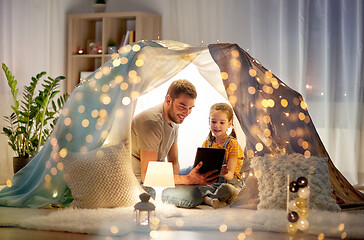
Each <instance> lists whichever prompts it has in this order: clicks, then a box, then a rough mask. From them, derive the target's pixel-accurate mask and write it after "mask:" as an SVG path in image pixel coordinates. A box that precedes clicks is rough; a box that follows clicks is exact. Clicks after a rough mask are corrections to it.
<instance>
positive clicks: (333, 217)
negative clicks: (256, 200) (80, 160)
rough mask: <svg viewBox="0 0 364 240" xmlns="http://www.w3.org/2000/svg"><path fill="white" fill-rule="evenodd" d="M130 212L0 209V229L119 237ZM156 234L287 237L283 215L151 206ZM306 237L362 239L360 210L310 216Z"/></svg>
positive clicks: (125, 209) (125, 229)
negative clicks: (239, 233)
mask: <svg viewBox="0 0 364 240" xmlns="http://www.w3.org/2000/svg"><path fill="white" fill-rule="evenodd" d="M133 210H134V209H133V208H132V207H122V208H114V209H106V208H103V209H74V208H65V209H60V210H49V209H29V208H0V226H13V227H20V228H27V229H38V230H52V231H66V232H75V233H88V234H96V235H108V236H122V235H125V234H127V233H129V232H131V231H133V230H134V229H133ZM156 215H157V217H158V219H159V224H158V226H157V227H156V229H157V230H158V229H159V230H161V229H163V230H165V229H168V230H188V231H221V229H225V230H226V231H242V232H244V231H245V230H246V229H248V228H250V229H251V230H252V231H270V232H287V224H288V220H287V217H286V212H285V211H284V210H252V209H236V208H222V209H213V208H211V207H208V206H201V207H199V208H196V209H179V208H175V207H174V206H171V205H164V206H163V207H157V209H156ZM308 221H309V224H310V227H309V228H308V229H307V230H306V231H305V233H306V234H311V235H316V236H318V235H319V234H324V236H326V237H337V238H341V237H342V236H345V237H346V238H350V239H363V238H364V228H363V227H362V224H363V221H364V212H363V211H347V212H327V211H311V213H310V215H309V217H308Z"/></svg>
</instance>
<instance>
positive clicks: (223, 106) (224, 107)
mask: <svg viewBox="0 0 364 240" xmlns="http://www.w3.org/2000/svg"><path fill="white" fill-rule="evenodd" d="M213 111H222V112H225V113H226V115H227V118H228V121H229V122H230V121H231V122H233V119H234V112H233V109H232V108H231V106H230V105H229V104H227V103H215V104H214V105H212V106H211V108H210V116H211V114H212V112H213ZM229 136H231V137H233V138H236V133H235V129H234V126H233V125H232V130H231V133H230V135H229ZM208 139H209V140H211V141H213V140H215V137H214V136H213V135H212V132H211V130H210V132H209V136H208Z"/></svg>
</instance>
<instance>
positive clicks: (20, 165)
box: [13, 157, 31, 173]
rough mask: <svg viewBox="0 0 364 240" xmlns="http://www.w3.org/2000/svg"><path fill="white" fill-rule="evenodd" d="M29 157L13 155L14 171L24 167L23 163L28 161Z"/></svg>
mask: <svg viewBox="0 0 364 240" xmlns="http://www.w3.org/2000/svg"><path fill="white" fill-rule="evenodd" d="M30 160H31V158H29V157H28V158H24V157H13V169H14V173H16V172H17V171H19V170H20V169H22V168H23V167H25V165H27V164H28V162H30Z"/></svg>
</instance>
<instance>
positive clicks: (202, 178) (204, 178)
mask: <svg viewBox="0 0 364 240" xmlns="http://www.w3.org/2000/svg"><path fill="white" fill-rule="evenodd" d="M202 164H203V163H202V162H199V163H198V164H197V166H196V167H195V168H193V169H192V171H191V172H190V173H189V174H188V175H187V179H188V184H189V185H210V184H213V183H214V182H216V181H217V178H218V177H219V174H218V173H217V171H218V170H217V169H215V170H211V171H209V172H207V173H200V172H199V171H198V170H199V169H200V168H201V167H202Z"/></svg>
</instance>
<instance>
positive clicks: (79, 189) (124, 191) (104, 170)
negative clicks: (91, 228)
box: [63, 143, 143, 208]
mask: <svg viewBox="0 0 364 240" xmlns="http://www.w3.org/2000/svg"><path fill="white" fill-rule="evenodd" d="M63 164H64V172H65V177H66V182H67V184H68V187H69V188H70V189H71V191H72V195H73V197H74V200H73V202H72V203H71V207H77V208H112V207H126V206H132V205H134V204H135V203H136V202H137V201H138V200H139V197H138V196H139V194H140V193H142V192H143V190H142V188H141V187H140V185H139V184H138V181H137V179H136V178H135V175H134V174H133V171H132V168H131V159H130V149H129V144H127V143H126V144H120V145H114V146H108V147H101V148H98V149H95V150H93V151H90V152H88V153H69V154H68V155H67V157H66V158H65V159H64V160H63Z"/></svg>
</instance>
